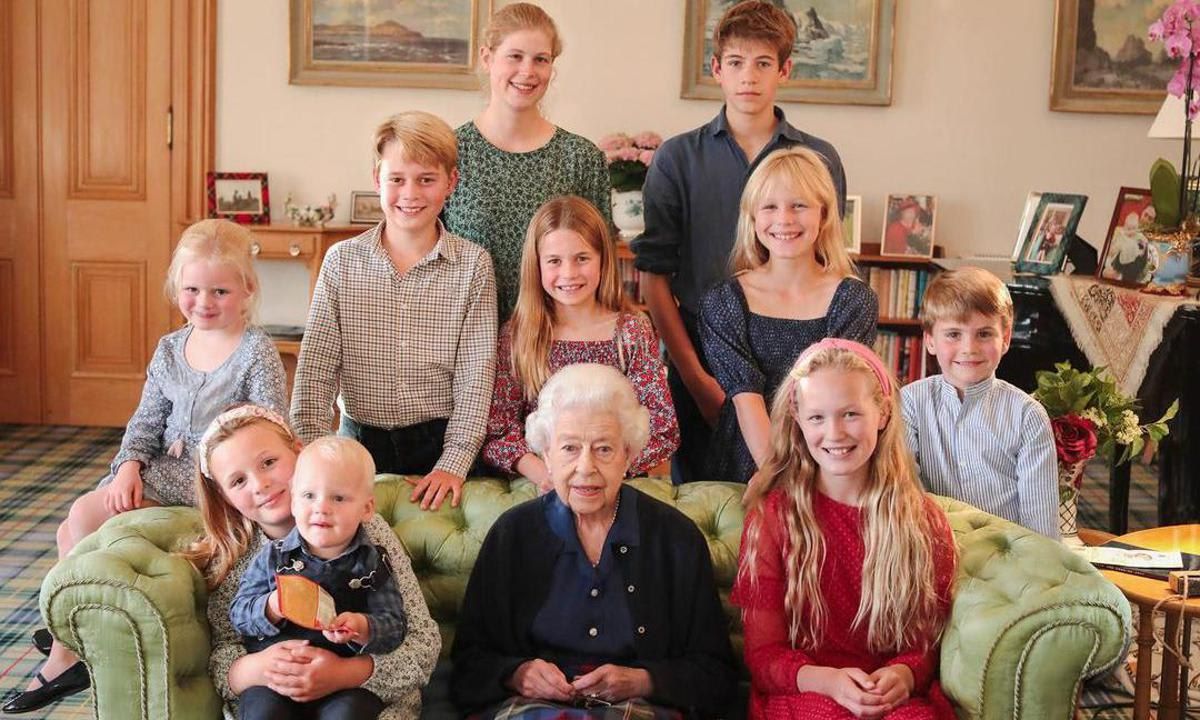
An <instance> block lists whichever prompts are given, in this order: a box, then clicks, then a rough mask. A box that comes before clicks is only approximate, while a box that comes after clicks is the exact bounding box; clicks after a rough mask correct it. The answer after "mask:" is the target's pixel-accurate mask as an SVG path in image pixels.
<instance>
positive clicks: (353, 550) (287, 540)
mask: <svg viewBox="0 0 1200 720" xmlns="http://www.w3.org/2000/svg"><path fill="white" fill-rule="evenodd" d="M276 573H279V574H289V575H300V576H303V577H306V578H308V579H309V580H312V581H313V582H315V583H317V584H318V585H320V586H321V587H322V588H323V589H324V590H325V591H326V592H328V593H329V594H330V595H331V596H332V597H333V600H334V603H335V605H336V607H337V612H339V613H341V612H361V613H363V614H364V615H366V616H367V623H368V627H369V628H370V633H371V638H370V641H369V642H368V643H367V644H366V645H365V646H362V647H357V646H356V649H357V652H360V653H361V652H369V653H373V654H376V655H380V654H385V653H389V652H391V651H393V650H395V649H396V648H398V647H400V643H402V642H403V641H404V635H405V633H406V632H407V630H408V618H407V616H406V615H405V613H404V599H403V598H402V597H400V589H399V588H398V587H396V581H395V579H393V578H392V573H391V569H390V566H389V565H388V564H387V561H386V559H385V558H384V556H383V555H382V554H381V553H380V551H379V548H377V547H376V546H375V545H372V544H371V542H370V540H369V539H368V538H367V532H366V530H365V529H363V527H362V525H359V527H358V532H357V533H355V535H354V539H353V540H351V541H350V545H349V547H347V548H346V551H345V552H343V553H342V554H341V555H338V556H337V557H336V558H333V559H332V560H323V559H321V558H319V557H317V556H316V555H313V554H312V553H310V552H308V548H307V547H306V546H305V544H304V539H303V538H302V537H300V530H299V528H292V531H291V532H290V533H288V534H287V535H286V536H285V537H284V538H283V539H282V540H275V541H272V542H270V543H268V544H267V545H266V546H264V547H263V549H262V550H261V551H259V553H258V554H257V555H255V556H254V559H253V560H251V561H250V565H249V566H248V567H247V568H246V572H245V573H243V574H242V580H241V583H240V584H239V585H238V591H237V595H235V596H234V598H233V603H232V604H230V606H229V620H230V622H231V623H232V624H233V627H234V629H235V630H237V631H238V633H240V634H241V635H242V636H243V642H244V644H245V645H246V649H247V650H249V651H250V652H257V651H259V650H262V649H263V648H265V647H266V646H268V645H271V644H273V643H276V642H279V641H280V640H288V639H302V640H308V641H309V642H311V643H312V644H314V645H318V646H320V647H324V648H325V649H327V650H330V651H331V652H334V653H337V654H338V655H342V656H346V655H351V654H354V652H353V649H351V648H348V647H347V646H346V645H335V644H333V643H331V642H329V641H328V640H326V639H325V637H324V636H323V635H322V634H321V633H320V632H319V631H316V630H309V629H307V628H303V627H300V626H299V625H295V624H293V623H291V622H289V621H288V620H282V621H280V624H279V625H278V626H276V625H275V624H274V623H272V622H271V621H270V620H268V619H267V596H268V595H270V594H271V592H272V591H273V590H275V575H276Z"/></svg>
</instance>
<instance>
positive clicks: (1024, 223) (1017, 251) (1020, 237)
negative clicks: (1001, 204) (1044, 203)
mask: <svg viewBox="0 0 1200 720" xmlns="http://www.w3.org/2000/svg"><path fill="white" fill-rule="evenodd" d="M1041 199H1042V194H1041V193H1040V192H1036V191H1034V192H1031V193H1029V197H1027V198H1025V209H1024V210H1023V211H1022V212H1021V226H1020V227H1019V228H1017V242H1016V243H1015V244H1014V245H1013V251H1012V261H1013V262H1016V261H1017V260H1020V259H1021V247H1022V246H1023V245H1024V244H1025V236H1026V235H1028V234H1029V226H1030V225H1032V224H1033V216H1034V214H1035V213H1036V212H1037V208H1038V203H1039V202H1040V201H1041Z"/></svg>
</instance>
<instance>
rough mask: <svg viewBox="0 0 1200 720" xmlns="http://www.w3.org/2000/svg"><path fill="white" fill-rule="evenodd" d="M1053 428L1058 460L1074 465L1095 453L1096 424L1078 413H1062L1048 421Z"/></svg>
mask: <svg viewBox="0 0 1200 720" xmlns="http://www.w3.org/2000/svg"><path fill="white" fill-rule="evenodd" d="M1050 426H1051V427H1052V428H1054V450H1055V451H1056V452H1057V453H1058V461H1059V462H1060V463H1062V464H1064V465H1074V464H1075V463H1077V462H1079V461H1081V460H1088V459H1091V458H1092V457H1093V456H1095V454H1096V424H1095V423H1093V422H1092V421H1091V420H1088V419H1087V418H1083V417H1079V416H1078V415H1075V414H1071V415H1063V416H1061V417H1056V418H1054V419H1053V420H1051V421H1050Z"/></svg>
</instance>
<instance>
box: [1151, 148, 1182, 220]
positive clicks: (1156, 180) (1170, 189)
mask: <svg viewBox="0 0 1200 720" xmlns="http://www.w3.org/2000/svg"><path fill="white" fill-rule="evenodd" d="M1179 183H1180V179H1179V172H1178V171H1176V170H1175V166H1174V165H1172V164H1171V163H1169V162H1167V161H1166V160H1164V159H1162V158H1159V159H1158V160H1155V161H1154V164H1153V165H1151V166H1150V198H1151V200H1152V202H1153V203H1154V215H1155V221H1156V222H1157V223H1159V224H1160V225H1162V226H1163V227H1175V226H1177V225H1179V219H1180V207H1179Z"/></svg>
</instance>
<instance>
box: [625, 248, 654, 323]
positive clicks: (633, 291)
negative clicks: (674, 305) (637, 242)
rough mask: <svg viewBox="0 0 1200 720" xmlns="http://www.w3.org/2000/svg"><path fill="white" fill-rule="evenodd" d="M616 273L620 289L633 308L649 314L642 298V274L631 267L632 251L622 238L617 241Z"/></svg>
mask: <svg viewBox="0 0 1200 720" xmlns="http://www.w3.org/2000/svg"><path fill="white" fill-rule="evenodd" d="M617 273H618V274H619V275H620V276H621V287H622V288H624V290H625V295H626V296H627V297H628V298H629V300H630V302H632V303H633V306H634V307H635V308H637V309H638V310H640V311H642V312H644V313H647V314H649V311H648V310H647V309H646V299H645V298H644V297H642V274H641V272H639V271H638V269H637V268H635V267H634V266H633V250H630V249H629V240H628V239H627V238H625V237H623V236H622V237H621V239H620V240H618V241H617Z"/></svg>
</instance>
